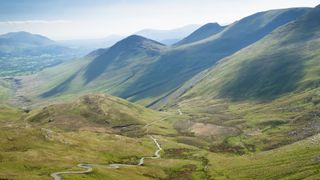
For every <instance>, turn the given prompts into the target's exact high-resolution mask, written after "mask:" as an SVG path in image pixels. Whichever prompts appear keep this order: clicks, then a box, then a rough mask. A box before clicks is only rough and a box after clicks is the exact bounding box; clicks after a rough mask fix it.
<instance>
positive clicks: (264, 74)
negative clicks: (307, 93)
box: [187, 8, 320, 100]
mask: <svg viewBox="0 0 320 180" xmlns="http://www.w3.org/2000/svg"><path fill="white" fill-rule="evenodd" d="M319 17H320V11H319V9H318V8H317V9H314V10H313V11H312V12H310V13H309V14H307V15H306V16H304V17H302V18H300V19H299V20H297V21H294V22H292V23H289V24H287V25H285V26H283V27H281V28H279V29H277V30H276V31H274V32H272V33H271V34H270V35H269V36H267V37H265V38H264V39H263V40H261V41H259V42H257V43H255V44H254V45H252V46H250V47H248V48H246V49H244V50H242V51H240V52H237V53H236V54H234V55H233V56H231V57H228V58H226V59H224V60H223V61H222V62H221V63H219V65H218V66H216V67H215V68H213V69H212V70H211V71H210V72H209V74H208V75H207V77H206V78H205V79H203V80H202V81H201V82H200V83H199V84H198V85H197V86H196V87H194V88H193V89H192V90H191V91H190V92H188V94H189V95H190V96H192V94H195V95H196V94H198V95H210V96H212V97H226V98H231V99H232V100H241V99H253V100H272V99H274V98H277V97H279V96H281V95H284V94H288V93H290V92H297V91H303V90H306V89H309V88H317V87H318V85H319V80H320V74H319V73H318V72H319V58H320V53H319V50H318V48H317V47H318V46H319V44H320V31H319V27H320V23H319V22H318V21H317V18H319ZM187 96H188V95H187Z"/></svg>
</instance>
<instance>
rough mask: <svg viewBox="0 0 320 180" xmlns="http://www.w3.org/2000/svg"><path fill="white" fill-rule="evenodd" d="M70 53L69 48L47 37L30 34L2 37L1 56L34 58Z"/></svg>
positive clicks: (9, 34)
mask: <svg viewBox="0 0 320 180" xmlns="http://www.w3.org/2000/svg"><path fill="white" fill-rule="evenodd" d="M68 51H70V49H69V48H66V47H63V46H60V45H58V44H57V43H56V42H55V41H53V40H51V39H49V38H47V37H44V36H41V35H37V34H31V33H28V32H23V31H22V32H11V33H7V34H3V35H1V36H0V55H1V56H4V55H6V56H8V55H10V56H23V55H27V56H34V55H42V54H59V53H67V52H68Z"/></svg>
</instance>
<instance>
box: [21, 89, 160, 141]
mask: <svg viewBox="0 0 320 180" xmlns="http://www.w3.org/2000/svg"><path fill="white" fill-rule="evenodd" d="M158 118H161V115H160V114H157V112H155V111H152V110H147V109H145V108H143V107H140V106H138V105H134V104H131V103H129V102H127V101H125V100H122V99H119V98H116V97H112V96H108V95H102V94H101V95H96V94H89V95H85V96H82V97H80V98H79V99H78V100H77V101H74V100H73V101H71V102H68V103H63V104H62V103H60V104H53V105H50V106H47V107H44V108H42V109H38V110H34V111H32V112H31V113H30V114H29V116H28V118H27V121H29V122H31V123H37V124H40V125H41V126H42V127H51V128H52V127H55V128H60V129H64V130H66V131H67V130H71V131H72V130H73V131H74V130H81V129H96V130H100V131H105V132H113V131H115V132H119V133H121V132H123V133H130V132H131V133H133V134H134V135H135V136H139V135H140V134H141V133H143V131H144V129H142V128H143V126H145V125H146V124H147V123H150V122H152V121H155V120H157V119H158Z"/></svg>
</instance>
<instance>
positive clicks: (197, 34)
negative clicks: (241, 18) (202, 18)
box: [174, 23, 225, 46]
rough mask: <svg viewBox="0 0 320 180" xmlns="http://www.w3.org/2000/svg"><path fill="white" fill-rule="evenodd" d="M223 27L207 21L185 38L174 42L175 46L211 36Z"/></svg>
mask: <svg viewBox="0 0 320 180" xmlns="http://www.w3.org/2000/svg"><path fill="white" fill-rule="evenodd" d="M224 28H225V27H223V26H220V25H219V24H218V23H208V24H205V25H203V26H201V27H200V28H199V29H197V30H196V31H194V32H193V33H191V34H190V35H189V36H187V37H186V38H184V39H182V40H181V41H179V42H177V43H175V44H174V45H175V46H179V45H183V44H188V43H193V42H196V41H200V40H202V39H205V38H208V37H210V36H213V35H215V34H217V33H219V32H220V31H222V30H223V29H224Z"/></svg>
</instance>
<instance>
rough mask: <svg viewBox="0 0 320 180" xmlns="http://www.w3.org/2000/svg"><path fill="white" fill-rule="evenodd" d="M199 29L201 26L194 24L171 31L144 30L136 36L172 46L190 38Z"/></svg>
mask: <svg viewBox="0 0 320 180" xmlns="http://www.w3.org/2000/svg"><path fill="white" fill-rule="evenodd" d="M197 28H199V25H195V24H192V25H187V26H183V27H180V28H176V29H170V30H157V29H143V30H141V31H138V32H136V33H135V34H137V35H140V36H143V37H146V38H149V39H153V40H156V41H159V42H161V43H163V44H167V45H171V44H174V43H176V42H178V41H179V40H181V39H183V38H184V37H186V36H188V35H189V34H190V33H192V32H193V31H194V30H196V29H197Z"/></svg>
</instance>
